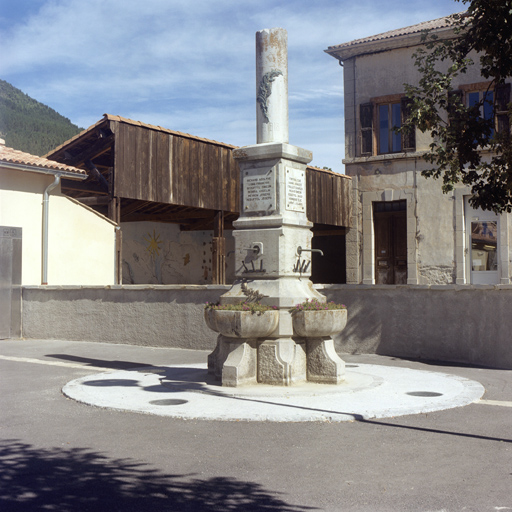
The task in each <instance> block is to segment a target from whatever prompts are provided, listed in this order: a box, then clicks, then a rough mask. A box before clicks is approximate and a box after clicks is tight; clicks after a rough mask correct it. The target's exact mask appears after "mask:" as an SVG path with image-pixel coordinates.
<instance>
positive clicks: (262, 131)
mask: <svg viewBox="0 0 512 512" xmlns="http://www.w3.org/2000/svg"><path fill="white" fill-rule="evenodd" d="M256 98H257V103H256V130H257V131H256V140H257V143H258V144H264V143H266V142H288V37H287V33H286V30H284V29H283V28H271V29H265V30H260V31H259V32H256Z"/></svg>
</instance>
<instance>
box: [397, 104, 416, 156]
mask: <svg viewBox="0 0 512 512" xmlns="http://www.w3.org/2000/svg"><path fill="white" fill-rule="evenodd" d="M400 103H401V109H402V124H403V123H405V121H406V120H407V118H408V117H409V115H410V113H411V100H410V99H409V98H407V97H403V98H402V99H401V102H400ZM402 149H403V150H404V151H415V150H416V130H414V128H412V129H411V130H410V131H408V132H403V133H402Z"/></svg>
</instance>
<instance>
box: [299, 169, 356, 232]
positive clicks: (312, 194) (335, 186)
mask: <svg viewBox="0 0 512 512" xmlns="http://www.w3.org/2000/svg"><path fill="white" fill-rule="evenodd" d="M351 191H352V180H350V179H348V178H347V177H346V176H343V175H340V174H335V173H333V172H324V171H321V170H315V169H308V170H307V172H306V200H307V217H308V219H309V220H310V221H311V222H314V223H315V224H326V225H331V226H344V227H349V226H350V214H351V206H352V198H351V195H352V194H351Z"/></svg>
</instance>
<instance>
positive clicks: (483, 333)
mask: <svg viewBox="0 0 512 512" xmlns="http://www.w3.org/2000/svg"><path fill="white" fill-rule="evenodd" d="M321 291H322V293H324V294H325V295H326V296H327V298H328V300H334V301H335V302H341V303H343V304H346V305H347V308H348V322H347V327H346V328H345V330H344V331H343V332H342V333H341V334H340V335H338V336H337V337H336V338H335V342H336V348H337V350H338V351H339V352H340V353H342V352H344V353H351V354H357V353H377V354H383V355H390V356H397V357H403V358H414V359H427V360H428V359H432V360H437V361H453V362H461V363H469V364H475V365H480V366H491V367H496V368H507V369H512V314H511V313H512V286H511V285H498V286H484V285H481V286H468V285H464V286H462V285H461V286H457V285H445V286H410V285H405V286H389V285H386V286H378V285H375V286H357V285H326V286H323V287H322V288H321Z"/></svg>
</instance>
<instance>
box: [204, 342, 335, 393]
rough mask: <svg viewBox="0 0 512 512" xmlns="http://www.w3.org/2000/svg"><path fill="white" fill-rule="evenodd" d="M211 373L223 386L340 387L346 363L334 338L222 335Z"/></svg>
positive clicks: (212, 358)
mask: <svg viewBox="0 0 512 512" xmlns="http://www.w3.org/2000/svg"><path fill="white" fill-rule="evenodd" d="M208 373H210V374H211V375H213V376H214V378H215V379H216V380H219V381H220V382H221V383H222V386H227V387H238V386H247V385H255V384H267V385H273V386H291V385H293V384H300V383H303V382H316V383H321V384H340V383H341V382H342V381H343V380H344V378H345V363H344V361H343V360H342V359H341V358H340V357H339V356H338V354H336V351H335V350H334V342H333V340H332V339H331V338H309V339H308V338H273V339H257V338H252V339H250V338H249V339H241V338H228V337H226V336H223V335H222V334H220V335H219V337H218V338H217V346H216V347H215V350H214V351H213V352H212V353H211V354H210V355H209V356H208Z"/></svg>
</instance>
